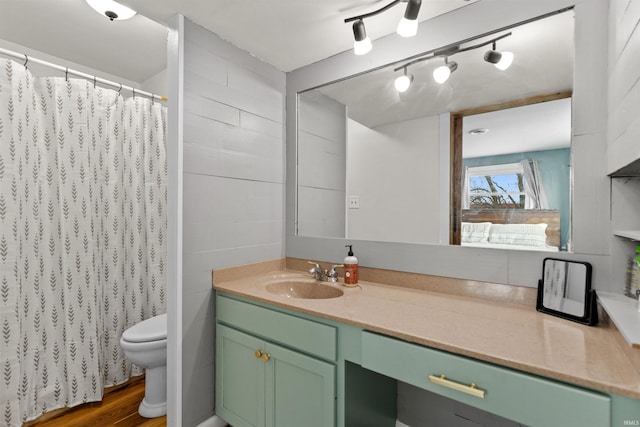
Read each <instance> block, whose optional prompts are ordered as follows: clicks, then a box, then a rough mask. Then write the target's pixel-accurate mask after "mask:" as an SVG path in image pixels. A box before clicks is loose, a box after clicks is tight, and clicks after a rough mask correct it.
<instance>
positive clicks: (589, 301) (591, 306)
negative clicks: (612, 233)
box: [536, 258, 598, 326]
mask: <svg viewBox="0 0 640 427" xmlns="http://www.w3.org/2000/svg"><path fill="white" fill-rule="evenodd" d="M549 261H561V262H566V263H567V264H578V265H584V267H585V283H584V314H583V315H582V316H577V315H573V314H569V313H565V312H563V311H559V310H554V309H552V308H548V307H545V306H544V303H543V301H544V288H545V283H544V277H545V268H546V265H547V262H549ZM592 272H593V268H592V267H591V264H590V263H588V262H584V261H570V260H566V259H559V258H545V259H544V260H543V261H542V279H540V280H539V281H538V293H537V298H536V310H538V311H539V312H541V313H546V314H550V315H552V316H556V317H560V318H562V319H566V320H571V321H573V322H578V323H582V324H584V325H588V326H593V325H595V324H597V323H598V310H597V307H596V294H595V291H593V290H592V289H591V275H592Z"/></svg>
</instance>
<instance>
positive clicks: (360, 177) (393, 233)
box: [347, 116, 440, 244]
mask: <svg viewBox="0 0 640 427" xmlns="http://www.w3.org/2000/svg"><path fill="white" fill-rule="evenodd" d="M439 120H440V119H439V117H438V116H433V117H424V118H420V119H415V120H408V121H404V122H399V123H392V124H388V125H384V126H379V127H376V128H374V129H369V128H367V127H366V126H364V125H362V124H360V123H358V122H356V121H354V120H349V122H348V127H347V128H348V133H347V134H348V138H347V141H349V142H348V144H347V146H348V148H347V197H350V196H358V197H359V198H360V208H359V209H348V211H347V220H348V226H347V230H348V233H347V238H349V239H363V240H378V241H383V242H384V241H387V242H407V243H433V244H435V243H438V221H439V217H438V215H439V212H438V203H439V185H438V183H439V178H440V177H439V158H440V148H439V138H440V131H439V126H440V123H439Z"/></svg>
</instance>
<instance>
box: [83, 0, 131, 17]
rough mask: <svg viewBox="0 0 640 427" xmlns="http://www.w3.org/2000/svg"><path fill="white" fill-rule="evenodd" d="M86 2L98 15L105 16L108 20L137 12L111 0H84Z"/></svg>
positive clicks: (129, 15)
mask: <svg viewBox="0 0 640 427" xmlns="http://www.w3.org/2000/svg"><path fill="white" fill-rule="evenodd" d="M86 2H87V3H88V4H89V6H91V7H92V8H93V10H95V11H96V12H98V13H99V14H100V15H103V16H106V17H107V18H109V20H111V21H113V20H124V19H129V18H131V17H132V16H134V15H135V14H136V13H137V12H136V11H135V10H133V9H129V8H128V7H127V6H123V5H121V4H120V3H117V2H115V1H113V0H86Z"/></svg>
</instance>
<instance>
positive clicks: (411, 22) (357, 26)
mask: <svg viewBox="0 0 640 427" xmlns="http://www.w3.org/2000/svg"><path fill="white" fill-rule="evenodd" d="M87 1H89V0H87ZM401 2H406V3H407V8H406V9H405V11H404V17H403V18H402V19H401V20H400V22H399V23H398V28H397V32H398V34H400V35H401V36H402V37H411V36H415V35H416V33H417V32H418V12H420V6H421V5H422V0H393V1H392V2H391V3H389V4H387V5H386V6H383V7H381V8H380V9H377V10H374V11H373V12H369V13H364V14H362V15H358V16H352V17H351V18H347V19H345V20H344V22H345V24H346V23H349V22H353V37H354V39H355V42H354V44H353V50H354V53H355V54H356V55H364V54H365V53H367V52H369V51H370V50H371V48H372V45H371V40H370V39H369V38H368V37H367V32H366V30H365V28H364V19H365V18H369V17H371V16H375V15H378V14H380V13H382V12H384V11H385V10H387V9H390V8H392V7H393V6H395V5H397V4H398V3H401ZM360 42H362V43H360ZM366 46H368V48H367V47H366Z"/></svg>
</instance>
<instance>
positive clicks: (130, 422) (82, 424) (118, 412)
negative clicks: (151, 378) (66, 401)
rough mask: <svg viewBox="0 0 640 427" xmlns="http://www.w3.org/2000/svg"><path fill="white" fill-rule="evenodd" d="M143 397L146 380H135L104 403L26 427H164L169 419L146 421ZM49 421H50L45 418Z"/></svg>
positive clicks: (90, 404) (67, 412)
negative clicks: (141, 410)
mask: <svg viewBox="0 0 640 427" xmlns="http://www.w3.org/2000/svg"><path fill="white" fill-rule="evenodd" d="M143 397H144V379H140V380H136V381H133V382H131V383H129V384H128V385H126V386H125V387H123V388H120V389H118V390H114V391H111V392H109V393H107V394H105V396H104V399H103V400H102V402H92V403H86V404H84V405H80V406H77V407H76V408H72V409H70V410H67V411H65V412H64V413H63V414H60V415H58V416H54V417H53V418H51V417H47V414H45V415H44V416H43V417H41V420H35V421H32V422H30V423H27V424H25V426H28V427H31V426H37V427H89V426H95V427H103V426H104V427H106V426H117V427H134V426H135V427H138V426H142V427H165V426H166V425H167V417H166V416H165V417H158V418H143V417H141V416H140V415H139V414H138V405H140V402H141V401H142V398H143ZM44 418H48V419H44Z"/></svg>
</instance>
